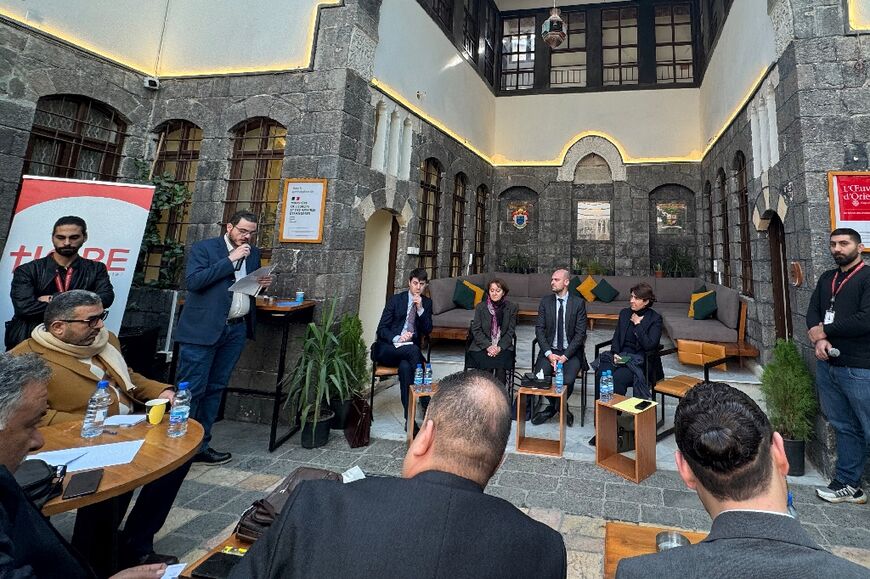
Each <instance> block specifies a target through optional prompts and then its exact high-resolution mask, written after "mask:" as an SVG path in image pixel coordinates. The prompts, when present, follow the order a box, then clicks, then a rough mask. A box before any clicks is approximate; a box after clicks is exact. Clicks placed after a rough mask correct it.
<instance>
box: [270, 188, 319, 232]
mask: <svg viewBox="0 0 870 579" xmlns="http://www.w3.org/2000/svg"><path fill="white" fill-rule="evenodd" d="M283 207H284V209H283V211H282V212H281V233H280V240H281V241H282V242H285V243H286V242H290V243H322V242H323V216H324V213H325V211H326V179H287V180H285V181H284V205H283Z"/></svg>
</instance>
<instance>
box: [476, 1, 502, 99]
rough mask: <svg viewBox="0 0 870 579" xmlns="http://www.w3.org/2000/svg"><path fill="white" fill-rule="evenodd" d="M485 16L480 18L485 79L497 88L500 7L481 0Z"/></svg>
mask: <svg viewBox="0 0 870 579" xmlns="http://www.w3.org/2000/svg"><path fill="white" fill-rule="evenodd" d="M481 3H482V4H483V6H482V8H481V10H482V11H483V15H482V17H481V18H480V21H481V27H482V28H481V29H482V34H481V36H482V37H483V77H484V78H485V79H486V80H487V82H488V83H489V85H490V86H492V87H494V86H495V71H496V61H497V58H498V15H499V12H498V7H497V6H496V5H495V4H493V3H492V0H481Z"/></svg>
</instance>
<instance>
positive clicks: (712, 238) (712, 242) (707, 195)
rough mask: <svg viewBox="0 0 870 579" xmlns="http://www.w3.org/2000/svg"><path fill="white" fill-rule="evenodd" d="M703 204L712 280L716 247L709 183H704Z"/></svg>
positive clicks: (711, 187)
mask: <svg viewBox="0 0 870 579" xmlns="http://www.w3.org/2000/svg"><path fill="white" fill-rule="evenodd" d="M704 203H705V204H706V205H707V236H708V241H709V244H708V245H709V249H710V260H709V261H708V262H707V266H708V268H709V270H708V272H707V273H708V278H707V279H709V280H714V269H715V265H714V264H715V263H716V247H715V236H714V234H713V186H712V185H711V184H710V182H709V181H707V182H706V183H704Z"/></svg>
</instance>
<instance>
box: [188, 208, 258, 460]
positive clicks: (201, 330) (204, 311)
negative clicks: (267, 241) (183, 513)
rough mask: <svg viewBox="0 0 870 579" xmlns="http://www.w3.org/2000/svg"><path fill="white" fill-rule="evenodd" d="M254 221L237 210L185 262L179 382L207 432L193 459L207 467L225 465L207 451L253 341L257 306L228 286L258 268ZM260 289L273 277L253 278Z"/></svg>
mask: <svg viewBox="0 0 870 579" xmlns="http://www.w3.org/2000/svg"><path fill="white" fill-rule="evenodd" d="M256 235H257V216H256V215H254V214H253V213H251V212H249V211H237V212H236V213H234V214H233V216H232V217H230V220H229V222H228V223H227V224H226V233H225V234H224V235H221V236H219V237H214V238H212V239H205V240H203V241H200V242H197V243H195V244H194V245H193V246H192V247H191V248H190V253H189V256H188V258H187V271H186V275H185V281H186V282H187V298H186V302H185V304H184V309H183V310H182V312H181V318H180V319H179V320H178V328H177V329H176V331H175V332H176V333H175V340H176V341H177V342H179V344H180V349H179V355H178V377H179V381H182V382H185V381H186V382H189V383H190V392H191V394H192V396H193V398H192V400H191V406H190V417H191V418H193V419H195V420H196V421H198V422H199V423H201V424H202V428H203V430H204V431H205V433H204V436H203V439H202V446H201V447H200V449H199V453H197V454H196V455H195V456H194V457H193V460H194V462H202V463H205V464H208V465H217V464H223V463H225V462H228V461H229V460H230V459H231V458H232V455H231V454H230V453H229V452H218V451H216V450H214V449H213V448H211V447H210V446H209V442H210V441H211V427H212V425H213V424H214V422H215V420H216V419H217V415H218V411H219V410H220V404H221V399H222V397H223V393H224V389H226V387H227V383H229V381H230V376H231V375H232V373H233V369H234V368H235V366H236V363H237V362H238V361H239V357H240V356H241V355H242V350H244V348H245V342H246V340H247V339H249V338H250V339H253V337H254V326H255V323H256V302H255V300H254V298H253V296H249V295H246V294H242V293H238V292H231V291H229V288H230V286H231V285H232V284H233V283H235V282H236V281H237V280H240V279H242V278H243V277H245V276H246V275H248V274H249V273H252V272H254V271H256V270H258V269H259V268H260V250H259V249H258V248H256V247H254V246H252V245H251V241H252V239H253V238H254V237H255V236H256ZM257 281H258V282H259V284H260V286H261V287H263V288H266V287H269V285H271V283H272V277H271V276H264V277H260V278H258V279H257Z"/></svg>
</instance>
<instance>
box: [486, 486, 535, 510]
mask: <svg viewBox="0 0 870 579" xmlns="http://www.w3.org/2000/svg"><path fill="white" fill-rule="evenodd" d="M486 494H488V495H492V496H494V497H499V498H501V499H504V500H506V501H508V502H510V503H513V505H514V506H517V507H520V506H523V505H524V504H525V501H526V496H527V495H528V491H525V490H523V489H515V488H510V487H502V486H498V485H488V486H487V487H486Z"/></svg>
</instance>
